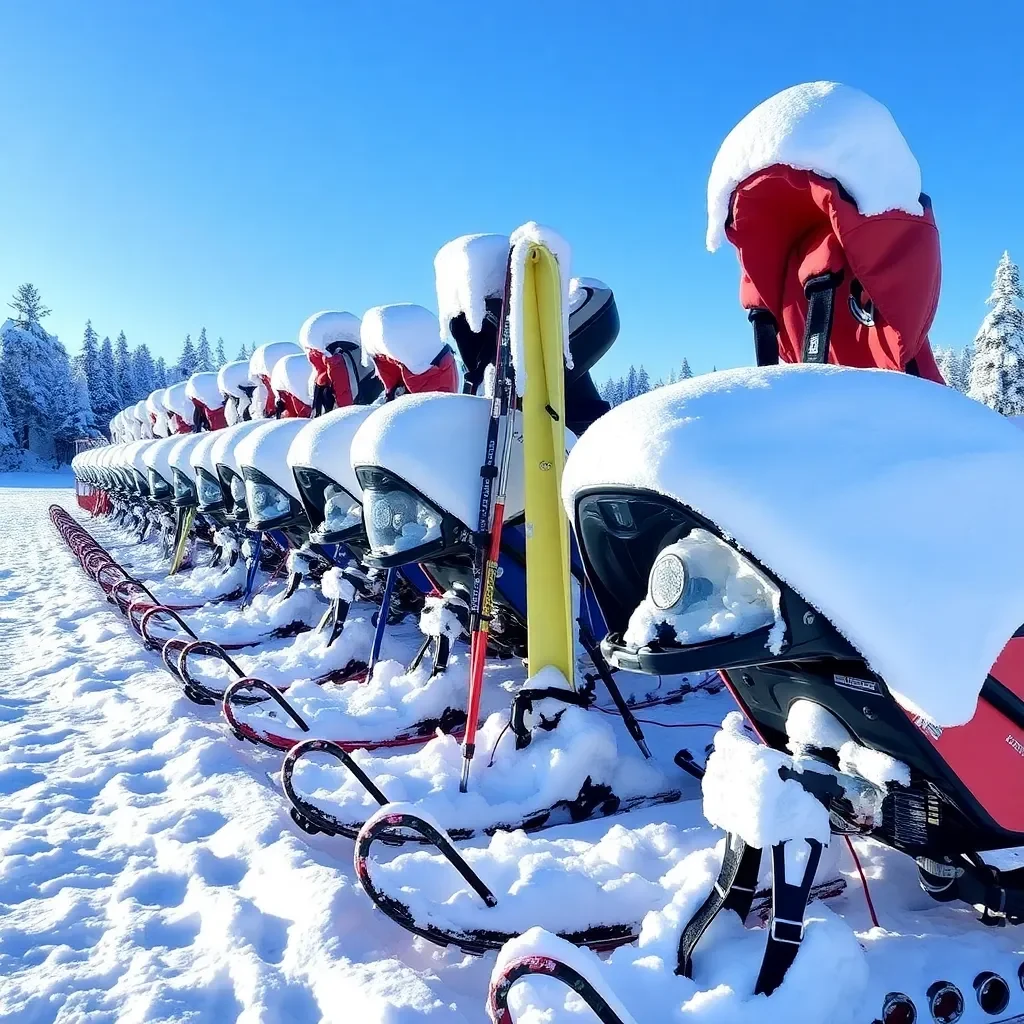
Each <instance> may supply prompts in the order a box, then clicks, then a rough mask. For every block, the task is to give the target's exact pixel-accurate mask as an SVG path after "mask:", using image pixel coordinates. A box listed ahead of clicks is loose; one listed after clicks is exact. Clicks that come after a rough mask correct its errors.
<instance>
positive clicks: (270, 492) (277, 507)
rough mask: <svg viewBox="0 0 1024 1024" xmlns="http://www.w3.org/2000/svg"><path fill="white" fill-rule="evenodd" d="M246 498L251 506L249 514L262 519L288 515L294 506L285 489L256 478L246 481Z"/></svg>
mask: <svg viewBox="0 0 1024 1024" xmlns="http://www.w3.org/2000/svg"><path fill="white" fill-rule="evenodd" d="M245 500H246V504H248V506H249V514H250V515H251V516H252V517H253V518H254V519H256V520H260V521H266V520H269V519H277V518H278V517H280V516H284V515H287V514H288V513H289V512H290V511H291V508H292V503H291V501H290V500H289V498H288V495H287V494H285V493H284V491H282V490H279V489H278V488H277V487H274V486H272V485H271V484H265V483H257V482H256V481H254V480H246V482H245Z"/></svg>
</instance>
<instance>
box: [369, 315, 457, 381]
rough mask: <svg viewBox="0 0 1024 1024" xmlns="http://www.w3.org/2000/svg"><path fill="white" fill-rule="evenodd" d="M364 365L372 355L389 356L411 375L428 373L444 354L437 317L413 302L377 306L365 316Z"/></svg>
mask: <svg viewBox="0 0 1024 1024" xmlns="http://www.w3.org/2000/svg"><path fill="white" fill-rule="evenodd" d="M359 338H360V342H361V344H362V347H363V365H364V366H369V365H370V358H371V357H372V356H387V357H388V358H389V359H394V360H395V361H396V362H399V363H401V364H402V365H403V366H404V367H405V368H406V369H407V370H409V371H410V372H411V373H426V372H427V370H429V369H430V366H431V364H432V363H433V361H434V359H435V358H436V357H437V355H438V353H439V352H440V351H441V348H442V346H441V344H440V342H439V341H438V338H437V317H435V316H434V314H433V313H431V312H430V310H429V309H425V308H424V307H423V306H417V305H416V304H415V303H412V302H395V303H392V304H391V305H389V306H374V307H373V308H372V309H368V310H367V311H366V312H365V313H364V314H363V322H362V325H361V327H360V329H359Z"/></svg>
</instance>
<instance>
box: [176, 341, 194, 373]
mask: <svg viewBox="0 0 1024 1024" xmlns="http://www.w3.org/2000/svg"><path fill="white" fill-rule="evenodd" d="M195 372H196V350H195V347H194V346H193V344H192V335H191V334H186V335H185V344H184V345H183V346H182V349H181V356H180V357H179V359H178V362H177V363H176V364H175V365H174V368H173V373H172V374H171V376H173V377H175V378H176V379H177V380H188V378H189V377H191V376H192V374H193V373H195Z"/></svg>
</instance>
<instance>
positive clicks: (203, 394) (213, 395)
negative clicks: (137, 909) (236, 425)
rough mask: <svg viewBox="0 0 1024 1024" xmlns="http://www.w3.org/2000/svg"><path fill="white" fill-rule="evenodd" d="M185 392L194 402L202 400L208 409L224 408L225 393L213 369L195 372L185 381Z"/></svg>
mask: <svg viewBox="0 0 1024 1024" xmlns="http://www.w3.org/2000/svg"><path fill="white" fill-rule="evenodd" d="M185 394H186V395H188V397H189V398H191V399H192V401H193V402H202V403H203V405H205V406H206V408H207V409H222V408H223V407H224V395H223V394H222V393H221V390H220V385H219V383H218V376H217V374H216V373H214V372H213V371H212V370H210V371H203V372H202V373H193V374H192V376H191V377H189V379H188V380H187V381H185Z"/></svg>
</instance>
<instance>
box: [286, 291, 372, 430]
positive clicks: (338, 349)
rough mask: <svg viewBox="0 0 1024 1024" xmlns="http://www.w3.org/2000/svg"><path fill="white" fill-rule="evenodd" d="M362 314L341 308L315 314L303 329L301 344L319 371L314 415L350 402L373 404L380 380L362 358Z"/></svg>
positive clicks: (317, 371)
mask: <svg viewBox="0 0 1024 1024" xmlns="http://www.w3.org/2000/svg"><path fill="white" fill-rule="evenodd" d="M359 326H360V322H359V317H357V316H355V315H354V314H352V313H345V312H342V311H341V310H324V311H323V312H321V313H314V314H313V315H312V316H311V317H309V319H308V320H306V322H305V323H304V324H303V325H302V327H301V329H300V330H299V344H300V345H301V346H302V348H303V349H304V350H305V352H306V356H307V358H308V359H309V362H310V364H311V365H312V367H313V372H314V374H315V385H314V389H313V415H314V416H319V415H320V414H321V413H325V412H330V411H331V410H332V409H335V408H343V407H344V406H347V405H369V404H370V403H371V402H372V401H374V400H375V399H376V398H377V397H378V396H379V395H380V393H381V390H382V385H381V382H380V379H379V378H378V377H377V376H376V375H375V374H374V372H373V369H372V368H371V367H367V366H364V365H363V362H362V359H361V358H360V348H361V346H360V341H359Z"/></svg>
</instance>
